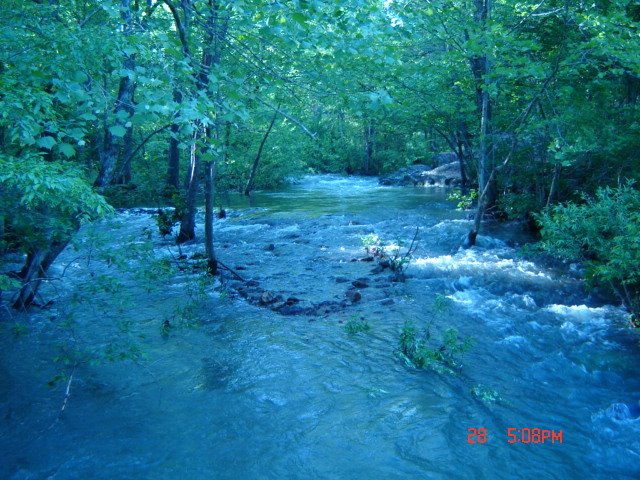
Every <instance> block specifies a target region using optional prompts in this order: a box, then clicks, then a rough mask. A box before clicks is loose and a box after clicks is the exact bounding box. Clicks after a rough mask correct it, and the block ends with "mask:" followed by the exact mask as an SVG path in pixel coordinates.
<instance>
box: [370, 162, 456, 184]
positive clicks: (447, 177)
mask: <svg viewBox="0 0 640 480" xmlns="http://www.w3.org/2000/svg"><path fill="white" fill-rule="evenodd" d="M460 181H461V177H460V165H459V163H458V162H451V163H447V164H445V165H441V166H439V167H437V168H431V167H428V166H427V165H411V166H410V167H405V168H401V169H400V170H398V171H397V172H394V173H392V174H390V175H386V176H384V177H380V184H381V185H392V186H407V185H412V186H414V187H426V186H434V187H453V186H457V185H460Z"/></svg>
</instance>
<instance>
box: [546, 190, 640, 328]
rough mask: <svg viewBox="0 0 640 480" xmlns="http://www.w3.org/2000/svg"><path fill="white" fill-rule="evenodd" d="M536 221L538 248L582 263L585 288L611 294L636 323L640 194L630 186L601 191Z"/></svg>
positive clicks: (639, 285)
mask: <svg viewBox="0 0 640 480" xmlns="http://www.w3.org/2000/svg"><path fill="white" fill-rule="evenodd" d="M535 218H536V220H537V222H538V223H539V224H540V226H541V228H542V230H541V235H542V240H541V241H540V242H539V244H538V249H540V250H542V251H544V252H547V253H549V254H551V255H552V256H554V257H556V258H560V259H562V260H567V261H579V262H584V265H585V267H586V280H587V282H588V284H589V285H590V286H603V287H607V288H609V289H611V290H612V291H613V292H614V293H616V295H617V296H618V297H619V298H620V299H621V300H622V302H623V303H624V305H625V306H626V307H627V309H628V310H629V311H630V313H631V314H632V322H634V324H635V323H636V322H637V321H638V315H639V313H640V192H638V191H637V190H636V189H635V188H633V185H632V184H631V183H629V184H627V185H625V186H623V187H619V188H614V189H612V188H601V189H599V190H598V192H597V193H596V196H595V197H593V198H588V197H585V198H584V203H583V204H576V203H567V204H564V205H556V206H553V207H551V208H549V209H547V210H545V211H544V212H542V213H541V214H538V215H536V217H535Z"/></svg>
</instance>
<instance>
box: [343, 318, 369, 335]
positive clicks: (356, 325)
mask: <svg viewBox="0 0 640 480" xmlns="http://www.w3.org/2000/svg"><path fill="white" fill-rule="evenodd" d="M344 330H345V331H346V332H347V333H360V332H367V331H369V330H371V327H370V326H369V323H368V322H367V321H366V320H361V319H358V318H357V317H356V316H353V317H352V318H351V319H349V321H348V322H347V323H346V324H345V325H344Z"/></svg>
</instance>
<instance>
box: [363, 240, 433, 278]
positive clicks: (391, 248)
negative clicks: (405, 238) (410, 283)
mask: <svg viewBox="0 0 640 480" xmlns="http://www.w3.org/2000/svg"><path fill="white" fill-rule="evenodd" d="M419 232H420V229H419V228H416V233H415V234H414V236H413V239H412V240H411V244H410V245H409V248H408V249H407V250H406V251H404V252H403V251H401V247H402V241H400V240H398V242H396V244H395V245H394V244H391V243H390V242H387V241H384V240H383V239H382V238H380V237H379V236H378V235H377V234H375V233H370V234H369V235H366V236H364V237H362V239H361V240H362V245H363V246H364V249H365V252H366V253H367V255H370V256H371V257H373V258H377V259H378V264H379V265H380V266H381V267H382V268H389V270H391V271H392V272H396V273H397V274H398V276H399V277H401V278H402V277H403V276H404V272H405V270H406V269H407V267H408V266H409V263H410V262H411V259H412V258H413V254H414V253H415V251H416V249H417V248H418V243H417V238H418V233H419Z"/></svg>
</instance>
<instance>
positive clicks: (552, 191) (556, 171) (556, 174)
mask: <svg viewBox="0 0 640 480" xmlns="http://www.w3.org/2000/svg"><path fill="white" fill-rule="evenodd" d="M561 168H562V167H561V165H560V164H559V163H556V164H555V165H554V167H553V179H552V180H551V187H550V188H549V196H548V197H547V205H546V207H547V208H549V206H550V205H551V202H552V201H553V198H554V197H555V196H556V193H557V192H558V183H559V182H560V169H561Z"/></svg>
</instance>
